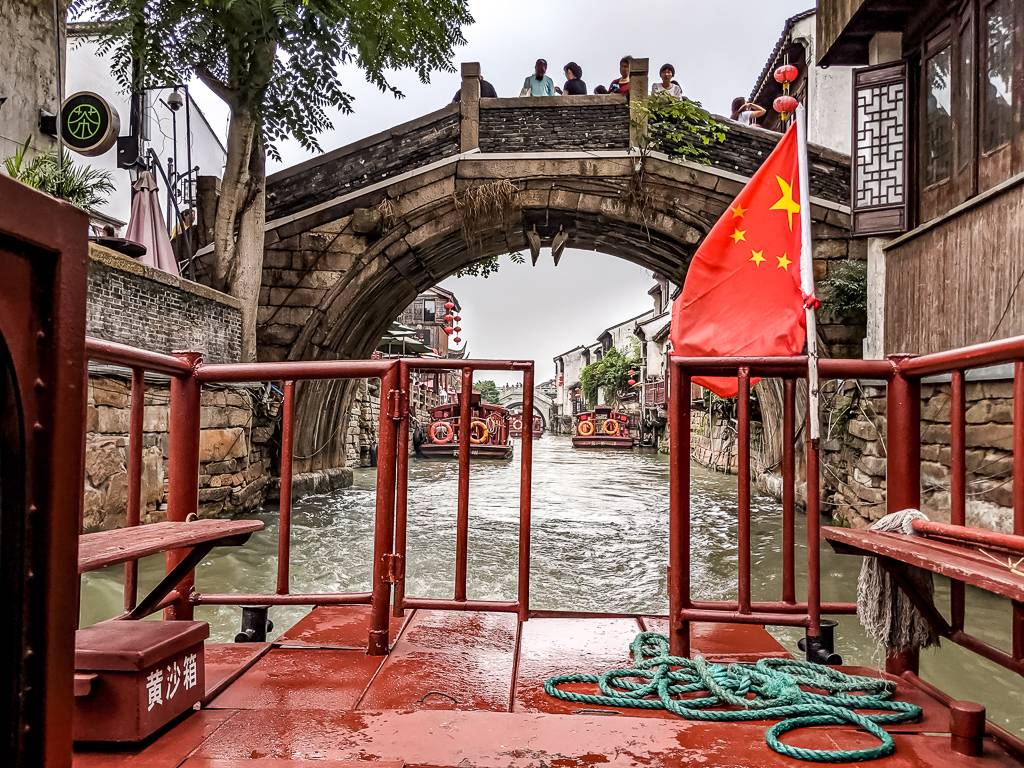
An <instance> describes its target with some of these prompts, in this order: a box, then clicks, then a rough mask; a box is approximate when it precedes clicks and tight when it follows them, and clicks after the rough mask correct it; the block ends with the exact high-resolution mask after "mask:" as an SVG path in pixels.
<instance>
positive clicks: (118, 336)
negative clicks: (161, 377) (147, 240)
mask: <svg viewBox="0 0 1024 768" xmlns="http://www.w3.org/2000/svg"><path fill="white" fill-rule="evenodd" d="M86 334H88V335H89V336H94V337H96V338H99V339H104V340H106V341H115V342H119V343H121V344H128V345H130V346H133V347H139V348H141V349H147V350H150V351H152V352H165V353H169V352H176V351H190V352H201V353H202V354H203V358H204V360H205V361H206V362H208V363H230V362H237V361H238V360H239V358H240V356H241V349H242V312H241V304H240V302H239V301H238V299H236V298H234V297H233V296H228V295H227V294H225V293H221V292H220V291H215V290H213V289H212V288H208V287H207V286H205V285H200V284H199V283H193V282H192V281H190V280H185V279H184V278H181V277H178V276H176V275H171V274H169V273H167V272H164V271H163V270H160V269H154V268H153V267H147V266H145V265H144V264H141V263H139V262H138V261H136V260H135V259H132V258H129V257H128V256H124V255H122V254H120V253H116V252H114V251H112V250H110V249H108V248H103V247H101V246H98V245H95V244H92V245H90V246H89V289H88V303H87V305H86Z"/></svg>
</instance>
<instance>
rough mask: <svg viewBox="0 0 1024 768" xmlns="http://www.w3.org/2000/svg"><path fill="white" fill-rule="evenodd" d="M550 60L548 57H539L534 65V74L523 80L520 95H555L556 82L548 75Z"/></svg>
mask: <svg viewBox="0 0 1024 768" xmlns="http://www.w3.org/2000/svg"><path fill="white" fill-rule="evenodd" d="M547 72H548V62H547V60H546V59H537V63H536V64H534V65H533V74H532V75H529V76H527V78H526V79H525V80H524V81H523V90H522V91H520V92H519V95H520V96H554V95H555V83H554V81H553V80H552V79H551V78H550V77H548V75H547Z"/></svg>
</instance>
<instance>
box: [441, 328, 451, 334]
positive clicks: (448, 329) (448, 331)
mask: <svg viewBox="0 0 1024 768" xmlns="http://www.w3.org/2000/svg"><path fill="white" fill-rule="evenodd" d="M441 330H442V331H444V332H445V335H446V336H451V335H452V332H453V330H454V329H452V328H442V329H441Z"/></svg>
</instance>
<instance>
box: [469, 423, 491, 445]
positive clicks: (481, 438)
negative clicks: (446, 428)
mask: <svg viewBox="0 0 1024 768" xmlns="http://www.w3.org/2000/svg"><path fill="white" fill-rule="evenodd" d="M490 436H491V430H489V429H488V428H487V424H486V423H484V422H482V421H480V419H473V421H472V423H470V425H469V442H471V443H472V444H473V445H480V443H486V442H487V438H488V437H490Z"/></svg>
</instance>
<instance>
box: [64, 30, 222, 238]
mask: <svg viewBox="0 0 1024 768" xmlns="http://www.w3.org/2000/svg"><path fill="white" fill-rule="evenodd" d="M67 59H68V60H67V70H66V71H67V77H66V83H65V93H68V94H70V93H74V92H75V91H93V92H94V93H98V94H99V95H100V96H102V97H103V98H104V99H106V100H107V101H109V102H110V104H111V105H112V106H113V107H114V108H115V109H116V110H117V112H118V114H119V116H120V118H121V135H122V136H123V135H126V134H127V133H128V129H129V119H130V105H129V99H128V96H127V95H126V94H124V93H122V92H121V91H120V90H119V87H118V84H117V82H116V80H115V79H114V76H113V74H112V72H111V70H110V55H109V54H108V55H107V56H106V57H103V56H100V55H99V52H98V44H97V42H96V41H95V40H94V39H90V38H84V37H72V38H70V39H69V40H68V54H67ZM169 93H170V90H167V91H150V92H149V94H148V98H147V105H146V112H145V118H146V119H145V130H146V131H147V132H148V137H149V146H151V147H152V148H153V150H154V151H155V152H156V153H157V156H158V157H159V158H160V162H161V164H162V165H163V166H164V172H165V173H166V171H167V158H168V157H171V156H173V154H174V141H173V136H174V131H173V122H174V117H175V115H174V113H172V112H171V110H170V109H168V108H167V107H166V106H164V105H163V104H162V103H160V99H161V98H162V99H164V100H165V101H166V98H167V95H168V94H169ZM191 106H192V121H191V122H192V126H191V129H192V164H193V166H199V169H200V170H199V173H200V175H204V176H222V175H223V170H224V156H225V152H224V149H223V147H222V145H221V143H220V141H219V140H218V138H217V135H216V133H215V132H214V131H213V130H212V129H211V128H210V126H209V125H208V124H207V123H206V121H205V119H204V118H203V116H202V114H201V113H200V111H199V109H198V108H197V107H196V105H195V103H194V102H193V103H192V105H191ZM176 117H177V136H178V141H177V149H178V161H179V164H180V167H181V168H182V169H184V168H185V166H186V157H187V139H186V131H185V108H184V107H182V108H181V109H180V110H178V112H177V113H176ZM74 159H75V162H77V163H84V164H87V165H91V166H92V167H94V168H102V169H105V170H108V171H111V172H112V174H113V180H114V185H115V190H114V192H113V193H112V194H111V195H110V199H109V201H108V202H107V205H105V206H103V208H101V209H100V212H102V213H105V214H107V215H108V216H113V217H114V218H116V219H120V220H121V221H125V222H127V221H128V217H129V215H130V213H131V183H132V182H131V178H130V177H129V172H128V171H127V170H122V169H118V167H117V150H116V148H112V149H110V150H109V151H108V152H106V153H105V154H103V155H100V156H98V157H81V156H75V158H74ZM157 184H158V185H159V186H160V197H161V200H162V201H163V204H162V208H161V211H162V212H164V213H165V215H166V210H167V209H166V199H167V198H166V189H164V187H165V185H164V182H163V179H161V178H160V176H159V173H157ZM172 210H173V209H172ZM172 215H173V214H172ZM121 234H123V231H122V232H121Z"/></svg>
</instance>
